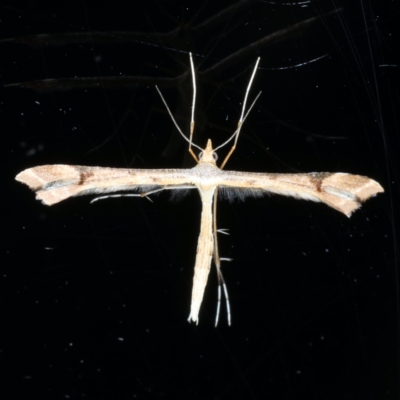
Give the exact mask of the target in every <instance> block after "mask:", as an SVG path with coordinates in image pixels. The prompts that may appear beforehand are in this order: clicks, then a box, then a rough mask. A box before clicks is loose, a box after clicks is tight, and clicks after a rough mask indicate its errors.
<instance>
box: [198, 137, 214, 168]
mask: <svg viewBox="0 0 400 400" xmlns="http://www.w3.org/2000/svg"><path fill="white" fill-rule="evenodd" d="M217 160H218V155H217V153H216V152H215V151H214V150H213V147H212V143H211V139H208V142H207V146H206V148H205V149H204V150H203V151H201V152H200V153H199V163H208V164H214V165H216V161H217Z"/></svg>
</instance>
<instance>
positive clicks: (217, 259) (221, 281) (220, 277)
mask: <svg viewBox="0 0 400 400" xmlns="http://www.w3.org/2000/svg"><path fill="white" fill-rule="evenodd" d="M217 198H218V188H216V189H215V193H214V204H213V205H214V210H213V235H214V254H213V256H214V264H215V266H216V268H217V277H218V300H217V312H216V315H215V326H217V325H218V321H219V312H220V309H221V286H222V287H223V290H224V296H225V301H226V312H227V319H228V325H229V326H231V306H230V302H229V296H228V289H227V287H226V283H225V279H224V276H223V275H222V271H221V260H223V261H231V259H229V258H220V256H219V251H218V238H217V234H218V230H217ZM221 231H222V232H221V233H224V234H227V233H226V232H225V230H221Z"/></svg>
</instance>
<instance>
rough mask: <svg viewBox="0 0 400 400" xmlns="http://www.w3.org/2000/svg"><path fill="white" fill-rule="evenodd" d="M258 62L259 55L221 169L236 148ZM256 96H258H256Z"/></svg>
mask: <svg viewBox="0 0 400 400" xmlns="http://www.w3.org/2000/svg"><path fill="white" fill-rule="evenodd" d="M259 62H260V57H258V58H257V62H256V65H255V66H254V70H253V73H252V74H251V78H250V81H249V84H248V85H247V89H246V93H245V95H244V100H243V106H242V113H241V115H240V118H239V122H238V127H237V129H236V131H235V133H234V137H235V142H234V143H233V146H232V148H231V149H230V151H229V153H228V154H227V156H226V157H225V160H224V162H223V163H222V164H221V166H220V168H221V169H223V168H224V167H225V164H226V163H227V161H228V160H229V158H230V157H231V155H232V153H233V152H234V151H235V149H236V144H237V141H238V138H239V134H240V129H241V128H242V125H243V122H244V112H245V110H246V103H247V98H248V96H249V92H250V88H251V85H252V83H253V80H254V76H255V75H256V71H257V68H258V64H259ZM257 98H258V97H257ZM253 105H254V102H253ZM253 105H252V106H251V107H250V109H251V108H252V107H253ZM246 116H247V114H246ZM220 147H221V146H220ZM218 148H219V147H217V149H218ZM217 149H215V150H214V151H216V150H217Z"/></svg>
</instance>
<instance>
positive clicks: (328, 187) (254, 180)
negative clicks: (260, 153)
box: [16, 64, 383, 323]
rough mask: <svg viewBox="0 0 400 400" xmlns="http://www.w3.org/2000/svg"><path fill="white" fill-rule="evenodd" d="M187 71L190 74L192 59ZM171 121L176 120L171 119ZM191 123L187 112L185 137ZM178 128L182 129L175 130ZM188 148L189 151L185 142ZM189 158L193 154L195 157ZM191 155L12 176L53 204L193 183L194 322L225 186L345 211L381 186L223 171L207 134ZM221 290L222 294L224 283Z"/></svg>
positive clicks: (346, 178)
mask: <svg viewBox="0 0 400 400" xmlns="http://www.w3.org/2000/svg"><path fill="white" fill-rule="evenodd" d="M256 68H257V65H256ZM256 68H255V70H256ZM255 70H254V72H253V75H252V79H253V77H254V73H255ZM192 73H193V79H194V68H193V64H192ZM252 79H251V81H250V84H251V82H252ZM250 84H249V87H250ZM249 87H248V89H247V92H246V98H245V101H244V104H243V110H242V116H241V119H240V121H239V125H238V129H237V131H236V132H235V134H234V135H233V136H232V138H233V139H235V143H234V145H233V147H232V150H231V152H229V154H228V156H227V157H226V159H225V160H224V162H223V163H222V166H224V165H225V163H226V161H227V159H228V158H229V156H230V155H231V153H232V151H233V149H234V148H235V146H236V142H237V137H238V135H239V132H240V127H241V125H242V123H243V121H244V119H245V118H246V117H244V118H243V113H244V109H245V103H246V99H247V93H248V91H249ZM163 101H164V100H163ZM193 104H194V100H193ZM253 104H254V103H253ZM193 109H194V107H193ZM168 111H169V110H168ZM174 123H175V124H176V122H175V120H174ZM193 128H194V122H193V112H192V124H191V137H192V134H193ZM178 129H179V127H178ZM179 131H180V129H179ZM180 133H181V134H182V135H183V133H182V132H181V131H180ZM183 136H184V135H183ZM191 137H190V140H188V139H187V138H185V139H186V140H188V141H189V143H190V146H191V145H192V142H191ZM189 149H190V151H191V153H192V154H193V152H192V150H191V147H190V148H189ZM194 157H195V156H194ZM195 158H196V160H197V157H195ZM197 161H198V163H197V165H196V166H195V167H193V168H191V169H124V168H102V167H86V166H78V165H43V166H39V167H34V168H29V169H26V170H25V171H22V172H21V173H20V174H18V175H17V176H16V180H17V181H19V182H22V183H25V184H26V185H28V186H29V188H31V189H32V190H34V191H35V192H36V198H37V199H39V200H41V201H42V202H43V203H44V204H46V205H53V204H56V203H59V202H60V201H63V200H66V199H68V198H69V197H73V196H81V195H87V194H106V193H112V192H116V191H128V190H130V191H136V192H139V193H137V194H133V196H141V197H144V196H147V195H149V194H151V193H153V192H156V191H160V190H179V189H192V188H193V189H195V188H197V189H198V191H199V193H200V197H201V201H202V213H201V224H200V235H199V240H198V245H197V253H196V262H195V271H194V279H193V291H192V302H191V310H190V315H189V320H191V321H193V322H196V323H198V315H199V310H200V306H201V303H202V300H203V295H204V290H205V287H206V284H207V279H208V275H209V272H210V267H211V260H212V257H213V256H214V259H215V264H216V266H217V272H218V279H219V282H220V284H221V280H222V283H223V284H224V281H223V278H222V274H221V271H220V269H219V265H220V260H221V259H220V258H219V255H218V248H217V246H216V245H215V243H216V235H217V230H216V223H215V218H216V215H215V212H214V213H213V202H216V199H217V194H218V193H219V194H221V195H224V194H225V192H228V193H227V194H228V195H232V193H235V192H239V195H240V193H244V195H252V194H253V195H260V194H267V193H276V194H280V195H284V196H290V197H295V198H298V199H304V200H312V201H316V202H322V203H325V204H327V205H328V206H330V207H332V208H334V209H336V210H338V211H340V212H342V213H343V214H345V215H346V216H348V217H350V215H351V213H352V212H353V211H355V210H356V209H357V208H359V207H360V206H361V203H362V202H363V201H365V200H367V199H368V198H370V197H372V196H374V195H375V194H377V193H380V192H383V188H382V187H381V186H380V185H379V183H377V182H376V181H374V180H372V179H370V178H368V177H365V176H360V175H351V174H347V173H329V172H319V173H316V172H314V173H307V174H273V173H254V172H236V171H225V170H223V169H221V168H219V167H218V166H217V165H216V163H215V161H214V150H213V148H212V143H211V140H208V143H207V146H206V148H205V149H204V150H203V153H202V156H201V157H200V159H199V160H197ZM213 214H214V215H213ZM213 222H214V223H213ZM224 291H225V296H226V297H227V292H226V287H225V285H224ZM219 301H220V299H219ZM227 306H228V323H230V313H229V303H228V304H227ZM218 314H219V306H218V312H217V319H216V322H217V321H218Z"/></svg>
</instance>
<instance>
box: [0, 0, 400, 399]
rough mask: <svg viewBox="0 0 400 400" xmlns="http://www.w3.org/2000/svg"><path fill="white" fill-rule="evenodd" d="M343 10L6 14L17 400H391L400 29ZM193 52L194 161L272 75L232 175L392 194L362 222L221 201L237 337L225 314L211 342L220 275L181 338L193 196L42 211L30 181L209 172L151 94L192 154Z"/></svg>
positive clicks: (267, 6)
mask: <svg viewBox="0 0 400 400" xmlns="http://www.w3.org/2000/svg"><path fill="white" fill-rule="evenodd" d="M214 3H216V4H214ZM348 3H349V2H345V1H341V0H340V1H335V2H331V1H322V0H321V1H311V2H303V3H301V4H300V3H295V2H293V3H288V2H285V3H281V4H279V2H268V1H248V2H243V3H242V2H237V3H235V2H233V1H232V2H222V1H220V2H211V1H204V2H184V1H158V2H154V1H147V2H139V1H138V2H116V1H112V2H111V1H80V2H54V1H9V2H7V1H5V2H1V5H0V12H1V18H0V19H1V23H0V26H1V27H2V30H1V38H2V39H4V40H3V41H1V42H0V54H1V63H0V65H1V66H0V68H1V75H2V83H3V85H11V84H13V85H12V86H7V87H2V89H1V103H0V112H1V115H0V124H1V126H0V129H1V132H2V136H1V137H2V141H1V143H2V145H1V160H2V164H3V165H2V168H1V175H2V176H1V178H2V182H3V190H2V203H3V205H2V227H1V257H2V259H1V267H0V268H1V274H0V285H1V287H0V304H1V309H0V312H1V314H0V318H1V319H0V321H1V329H0V331H1V334H0V335H1V336H0V337H1V342H0V360H1V363H2V364H3V367H4V368H5V369H3V373H2V375H1V376H2V382H1V385H0V391H1V392H2V393H1V395H0V397H1V398H2V399H16V398H19V399H20V398H29V399H47V398H48V399H74V398H86V399H133V398H159V397H160V398H190V399H203V398H204V399H206V398H207V399H209V398H212V399H228V398H229V399H231V398H249V399H263V398H269V399H303V398H307V399H361V398H362V399H386V398H387V399H394V398H397V395H398V379H399V371H398V365H399V360H400V357H399V321H400V317H399V312H400V310H399V297H400V294H399V286H398V285H399V276H398V272H399V270H398V268H399V265H398V262H399V260H398V252H397V251H398V249H397V241H398V239H397V237H396V235H397V231H398V227H399V225H398V223H399V221H398V204H399V183H398V182H399V177H398V174H399V163H398V157H399V154H400V153H399V139H398V137H399V136H398V132H399V126H398V110H399V106H400V104H399V103H400V102H399V64H398V62H399V59H398V58H399V57H398V54H399V53H398V45H399V36H398V34H399V32H398V29H396V24H397V25H398V20H399V17H400V12H399V11H400V8H399V5H398V3H396V2H391V1H377V0H375V1H372V2H366V1H363V0H362V1H360V2H351V4H350V5H349V4H348ZM228 6H235V7H232V8H231V9H229V10H226V11H224V10H225V9H226V7H228ZM341 7H343V9H341V11H337V12H333V13H331V14H329V15H328V14H327V13H329V12H332V11H334V10H335V9H340V8H341ZM310 18H314V20H313V21H310V22H304V23H303V24H301V25H299V27H298V29H292V30H290V29H289V28H290V27H292V28H293V27H295V26H296V25H295V24H300V23H301V22H302V21H306V20H308V19H310ZM214 21H215V22H214ZM202 24H203V25H204V26H203V25H202ZM174 29H176V34H175V35H165V33H166V32H171V31H173V30H174ZM282 30H288V31H287V32H286V33H284V32H280V31H282ZM68 32H73V33H75V35H73V36H70V37H69V39H66V38H65V37H64V36H56V35H55V34H59V33H68ZM121 32H131V34H130V35H129V38H128V39H127V38H126V36H124V34H122V33H121ZM276 32H278V33H277V34H275V36H274V38H275V37H279V38H280V39H281V40H279V41H274V40H273V38H271V37H270V38H268V35H271V34H273V33H276ZM78 33H79V34H83V35H77V34H78ZM39 34H47V35H48V36H47V37H46V38H44V39H45V40H43V41H42V42H39V41H38V40H39V38H38V37H37V36H35V35H39ZM88 34H89V36H88ZM90 35H91V36H90ZM99 35H102V38H103V39H102V41H103V42H99V40H98V36H99ZM172 36H173V37H172ZM19 37H27V38H25V39H24V40H23V43H17V41H16V40H14V39H15V38H19ZM263 38H266V39H265V40H264V42H262V43H258V45H254V46H252V47H251V48H250V50H248V49H249V45H250V44H252V43H256V42H257V41H259V40H261V39H263ZM9 39H12V40H9ZM104 41H107V42H108V43H104ZM46 42H47V43H46ZM246 49H247V50H246ZM189 51H191V52H193V54H194V62H195V65H196V67H197V68H198V70H197V84H198V102H197V107H196V122H197V125H196V137H195V141H196V143H197V144H198V145H200V146H204V145H205V143H206V140H207V138H211V139H212V140H213V143H215V144H216V145H217V144H220V143H222V142H223V141H224V140H226V138H228V137H229V135H230V134H231V133H232V132H233V131H234V130H235V127H236V124H237V120H238V117H239V115H240V107H241V103H242V101H243V96H244V91H245V89H246V86H247V83H248V79H249V76H250V74H251V69H252V68H253V66H254V63H255V60H256V58H257V57H258V56H260V57H261V64H260V68H259V70H258V72H257V75H256V78H255V81H254V84H253V88H252V91H251V94H250V101H251V100H252V99H254V97H255V95H256V94H257V92H258V91H260V90H262V91H263V94H262V96H261V97H260V99H259V100H258V102H257V104H256V106H255V107H254V109H253V110H252V112H251V114H250V116H249V117H248V119H247V121H246V123H245V125H244V128H243V130H242V134H241V137H240V139H239V145H238V148H237V150H236V152H235V153H234V155H233V156H232V158H231V159H230V161H229V163H228V165H227V169H232V170H242V171H255V172H263V171H265V172H282V173H285V172H310V171H332V172H335V171H338V172H351V173H357V174H361V175H366V176H369V177H371V178H373V179H375V180H377V181H379V182H380V183H381V184H382V186H383V187H384V188H385V194H381V195H379V196H377V197H376V198H374V199H371V200H369V201H368V202H367V203H366V204H365V205H364V206H363V207H362V208H361V209H360V210H359V211H357V212H356V213H355V214H354V215H353V216H352V217H351V219H348V218H346V217H345V216H344V215H341V214H339V213H338V212H336V211H335V210H332V209H329V208H328V207H327V206H325V205H322V204H315V203H311V202H305V201H297V200H294V199H290V198H281V197H280V196H272V197H268V196H266V197H265V198H261V199H249V200H246V202H243V203H240V202H237V203H233V204H230V203H229V202H226V201H220V202H219V209H218V226H219V228H225V229H229V233H230V236H224V235H220V237H219V243H220V253H221V255H222V256H223V257H230V258H233V261H232V262H231V263H224V264H223V272H224V276H225V279H226V282H227V285H228V290H229V294H230V301H231V308H232V326H231V327H227V324H226V313H225V307H224V305H223V307H222V310H221V317H220V323H219V326H218V327H217V328H215V327H214V318H215V309H216V299H217V280H216V274H215V270H214V266H213V267H212V272H211V274H210V278H209V281H208V285H207V288H206V293H205V298H204V301H203V304H202V308H201V311H200V323H199V325H198V326H196V325H193V324H189V323H188V322H187V320H186V319H187V317H188V315H189V308H190V296H191V286H192V277H193V265H194V259H195V253H196V243H197V238H198V233H199V221H200V211H201V208H200V207H201V204H200V201H199V196H198V194H197V193H195V192H193V193H191V194H190V195H189V196H187V197H185V198H183V199H180V200H178V201H170V195H169V194H168V193H165V194H161V195H159V196H155V197H154V198H153V203H151V202H149V201H147V200H143V199H142V200H141V199H132V198H130V199H129V198H127V199H111V200H107V201H102V202H98V203H95V204H93V205H90V204H89V201H90V197H80V198H75V199H69V200H67V201H65V202H62V203H60V204H58V205H55V206H53V207H47V206H44V205H42V204H41V203H40V202H38V201H36V200H35V199H34V194H33V193H32V192H31V191H29V190H28V189H27V187H25V186H23V185H21V184H19V183H17V182H16V181H15V180H14V177H15V175H16V174H17V173H19V172H20V171H22V170H24V169H25V168H28V167H32V166H36V165H42V164H52V163H59V164H60V163H63V164H80V165H93V166H112V167H131V168H181V167H188V166H193V165H194V163H193V161H192V160H191V158H190V157H189V156H188V155H187V148H186V143H185V142H184V141H183V140H182V139H181V137H180V136H179V134H178V133H177V132H176V130H175V128H174V126H173V123H172V122H171V120H170V118H169V116H168V115H167V113H166V111H165V108H164V106H163V104H162V102H161V100H160V98H159V96H158V94H157V92H156V90H155V88H154V81H153V80H154V79H153V78H157V79H158V80H161V81H160V82H159V86H160V88H161V90H162V92H163V93H164V96H165V97H166V99H167V101H168V104H169V106H170V108H171V110H172V112H173V113H174V115H175V116H176V118H177V120H178V123H179V124H180V126H181V127H182V128H183V129H184V131H185V132H186V133H187V132H188V123H189V122H188V119H189V117H190V99H191V95H192V91H191V79H190V75H187V77H186V79H183V80H182V81H181V82H177V80H168V79H165V78H176V77H179V76H182V74H184V73H185V72H186V71H188V69H189V57H188V52H189ZM236 52H239V54H238V57H237V58H236V59H235V62H233V63H225V64H224V65H222V66H221V67H217V68H215V69H214V70H213V71H214V72H213V73H211V72H209V69H210V68H211V67H213V66H215V65H216V64H217V63H219V62H223V61H226V60H227V57H229V56H230V55H232V54H234V53H236ZM319 57H322V58H321V59H319V60H316V59H317V58H319ZM313 60H316V61H313ZM207 71H208V72H207ZM121 76H122V77H124V76H125V77H128V76H130V77H133V78H130V79H128V80H126V81H125V82H123V83H121V82H119V81H117V80H115V79H112V80H108V79H106V77H121ZM76 77H78V78H84V77H90V78H92V79H95V82H93V81H90V82H89V81H88V80H86V81H84V82H82V81H79V82H80V83H78V81H77V80H76V79H74V78H76ZM60 78H73V79H69V80H64V81H62V80H61V81H60ZM138 78H139V79H138ZM150 78H151V79H150ZM45 79H56V80H57V81H55V82H53V86H52V87H51V88H50V89H49V87H48V86H45V85H46V83H44V82H43V80H45ZM31 81H37V83H35V84H34V88H26V87H24V85H22V83H26V82H31ZM89 85H92V87H89ZM93 85H97V86H98V87H97V88H96V87H93ZM227 151H228V149H222V150H221V151H220V152H219V154H220V158H223V155H224V154H226V152H227ZM4 371H5V372H4Z"/></svg>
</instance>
